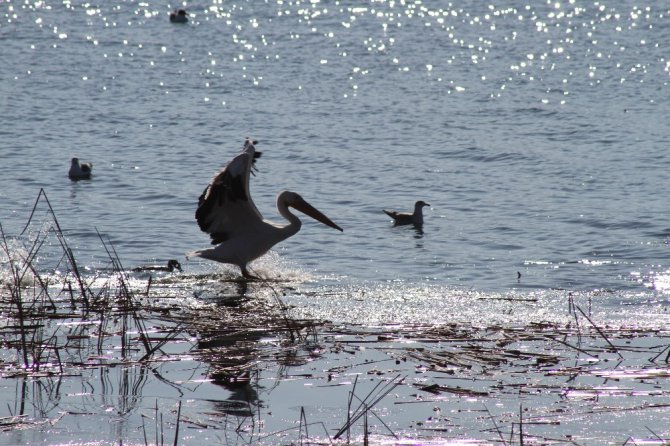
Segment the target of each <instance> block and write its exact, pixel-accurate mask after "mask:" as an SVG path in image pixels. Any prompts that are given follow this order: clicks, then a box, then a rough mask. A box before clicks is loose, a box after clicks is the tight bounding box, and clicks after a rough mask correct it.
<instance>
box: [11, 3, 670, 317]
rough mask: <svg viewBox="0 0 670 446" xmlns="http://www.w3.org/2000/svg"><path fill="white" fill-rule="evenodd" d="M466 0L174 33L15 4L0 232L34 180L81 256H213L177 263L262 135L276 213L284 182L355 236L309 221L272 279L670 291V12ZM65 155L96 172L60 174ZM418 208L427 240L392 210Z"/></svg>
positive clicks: (245, 21)
mask: <svg viewBox="0 0 670 446" xmlns="http://www.w3.org/2000/svg"><path fill="white" fill-rule="evenodd" d="M455 3H456V4H454V2H447V1H431V2H418V1H417V2H414V1H374V2H357V1H339V2H325V1H318V0H312V1H291V2H289V1H266V2H255V1H249V2H244V1H230V2H229V1H226V2H220V1H209V2H200V3H186V4H185V6H186V8H187V9H188V11H189V13H190V15H191V16H190V22H189V23H188V24H185V25H174V24H171V23H169V22H168V20H167V14H168V12H169V11H170V10H171V9H172V8H173V7H176V6H178V5H173V4H169V3H167V2H156V1H143V2H139V1H109V2H107V1H105V2H98V3H96V2H93V3H89V2H75V1H57V2H56V1H27V2H23V1H22V2H15V1H10V2H5V3H4V4H2V5H0V18H1V20H0V39H1V41H2V48H3V49H2V52H1V53H0V60H2V63H1V64H0V79H1V81H0V93H1V94H2V98H3V99H2V101H0V104H2V111H3V126H2V128H1V129H0V134H1V136H2V141H3V142H2V149H1V151H2V178H1V180H0V181H1V184H2V187H1V188H0V209H1V212H2V213H1V214H0V220H1V221H2V225H3V229H4V230H5V232H7V233H10V234H15V233H18V232H20V230H21V228H22V226H23V225H24V224H25V222H26V221H27V219H28V217H29V215H30V210H31V209H32V205H33V203H34V201H35V199H36V197H37V194H38V192H39V190H40V188H44V190H45V192H46V194H47V196H48V198H49V200H50V202H51V204H52V206H53V207H54V210H55V212H56V215H57V216H58V218H59V222H60V224H61V226H62V227H63V229H64V230H65V231H66V233H67V234H68V236H69V237H70V238H71V239H72V240H73V245H74V247H75V250H76V254H77V256H78V258H79V260H80V262H83V263H85V264H87V265H90V266H92V267H95V266H96V265H97V264H98V263H99V262H101V261H102V260H101V258H103V259H104V256H105V255H104V251H103V250H102V248H101V244H100V242H99V239H98V235H97V233H96V230H98V231H100V232H101V233H103V234H105V235H107V236H109V237H110V239H111V240H112V242H113V243H114V246H115V248H116V249H117V251H118V252H119V255H120V257H121V258H122V259H123V261H124V262H125V263H126V265H127V266H132V265H134V264H137V263H143V262H148V261H154V260H156V261H163V260H165V259H168V258H179V259H181V260H182V261H183V264H184V266H185V267H186V270H187V271H190V272H198V271H201V270H203V269H205V270H206V269H208V268H209V269H211V268H212V266H211V265H209V264H207V263H206V262H199V261H193V260H191V261H188V262H187V261H185V259H184V253H185V252H188V251H190V250H193V249H197V248H200V247H204V246H206V245H207V244H208V237H207V236H206V234H204V233H201V232H200V231H199V229H198V227H197V225H196V224H195V221H194V210H195V205H196V201H197V197H198V195H199V194H200V192H201V191H202V189H203V188H204V186H205V185H206V184H207V182H208V181H209V180H210V178H211V177H212V175H213V174H214V173H215V172H216V171H217V170H218V169H219V168H220V167H222V166H223V165H224V164H225V163H226V162H227V160H228V159H230V158H231V157H232V156H234V155H235V154H236V153H238V151H239V150H240V149H241V147H242V142H243V140H244V138H245V137H246V136H248V135H249V136H253V137H254V138H256V139H258V140H259V141H260V142H259V145H258V148H259V150H262V151H263V152H264V154H263V158H262V159H261V160H260V161H259V163H258V168H259V172H258V173H257V175H256V176H255V177H252V180H251V181H252V184H251V189H252V194H253V197H254V199H255V201H256V204H257V206H258V208H259V209H260V210H261V212H262V213H263V214H264V216H265V217H266V218H270V219H274V220H275V221H280V218H279V217H278V216H277V213H276V210H275V208H274V198H275V196H276V194H277V192H279V191H280V190H281V189H291V190H295V191H297V192H299V193H301V194H302V195H303V196H304V197H305V198H307V199H308V200H309V201H310V202H312V204H314V205H315V206H316V207H317V208H319V209H320V210H322V211H323V212H324V213H326V214H327V215H329V216H330V217H331V218H332V219H333V220H334V221H336V222H337V223H338V224H340V225H341V226H342V227H343V228H344V233H338V232H337V231H333V230H331V229H329V228H326V227H325V226H322V225H320V224H318V223H315V222H311V221H305V224H304V225H303V229H302V231H301V233H300V234H298V235H297V236H295V237H293V238H292V239H289V240H288V241H286V242H284V243H282V244H281V245H279V246H277V248H276V255H275V256H273V257H271V260H269V261H268V260H267V259H266V260H265V261H261V262H260V265H259V266H257V268H259V269H260V270H261V271H262V272H263V273H264V274H267V275H269V276H272V275H279V274H282V270H283V269H286V268H288V269H293V270H296V269H297V270H300V271H304V272H306V273H308V274H309V275H310V276H311V278H312V279H313V282H312V283H315V284H316V286H317V289H325V290H326V291H332V290H333V289H335V290H338V292H340V291H341V292H343V293H346V292H347V291H346V290H348V289H350V288H353V289H355V290H357V291H356V292H361V293H365V292H368V294H369V295H375V290H378V289H379V288H380V287H382V288H384V289H386V288H387V287H390V288H391V291H390V292H391V293H393V292H394V290H395V291H396V292H398V293H404V292H406V291H407V290H410V294H411V295H413V296H416V299H417V300H416V302H415V304H416V303H417V302H419V303H420V302H422V299H423V298H424V297H426V296H432V295H433V294H435V293H438V294H439V293H440V292H447V291H449V290H451V291H454V293H455V294H454V296H459V295H461V294H459V293H461V292H462V291H464V290H473V291H476V292H479V293H492V294H493V295H497V294H496V293H503V294H505V293H513V294H514V293H519V294H522V295H523V294H528V293H537V292H547V293H550V292H551V290H554V291H555V290H567V291H568V292H591V291H593V290H607V291H609V292H611V302H612V303H618V302H621V301H627V300H630V299H639V300H637V301H638V302H640V303H644V302H654V304H653V305H654V306H655V305H663V302H664V301H665V298H666V295H667V293H668V288H669V287H668V285H667V283H668V278H667V277H668V272H667V259H668V258H669V257H670V250H669V249H668V246H667V245H666V238H667V236H668V233H670V224H669V223H668V201H667V193H666V189H667V186H668V184H669V179H670V178H669V175H670V174H669V172H670V170H669V169H668V164H669V160H670V155H668V153H669V151H668V147H667V140H668V134H669V130H670V128H669V126H668V119H667V117H668V115H669V112H670V110H669V106H668V104H669V103H670V102H669V101H668V98H669V90H670V89H669V88H668V81H669V79H670V77H669V71H670V61H669V60H668V59H667V57H668V54H669V53H668V42H669V41H670V8H668V5H667V4H666V3H665V2H663V1H652V0H646V1H644V2H637V3H632V2H616V3H611V2H610V3H603V2H596V1H582V0H572V1H549V2H523V1H504V2H497V3H495V4H491V3H487V2H479V1H464V2H455ZM75 155H76V156H78V157H80V158H81V159H82V160H89V161H92V162H93V163H94V177H93V179H92V180H90V181H80V182H71V181H70V180H68V178H67V169H68V165H69V159H70V157H72V156H75ZM418 199H422V200H425V201H427V202H429V203H430V204H431V207H430V208H427V209H426V210H425V221H426V223H425V227H424V232H423V234H419V233H417V232H416V231H414V230H413V229H407V228H393V227H392V226H391V224H390V222H389V220H388V218H387V217H386V216H385V215H384V214H383V213H382V212H381V209H382V208H396V209H400V210H410V208H411V207H412V204H413V203H414V201H416V200H418ZM286 265H290V266H286ZM217 268H218V267H217ZM283 273H284V274H285V273H286V271H284V272H283ZM519 274H520V277H519ZM424 287H429V288H430V290H431V291H429V292H427V294H422V292H421V290H422V289H424ZM342 290H345V291H342ZM436 290H437V291H436ZM440 290H441V291H440ZM559 294H560V293H559ZM462 295H463V296H466V294H462ZM464 298H465V297H464ZM428 300H429V301H430V299H428ZM317 302H319V301H318V300H317ZM321 302H322V303H323V307H322V308H320V309H317V310H315V311H317V312H319V311H325V313H326V314H328V313H329V311H328V310H327V308H328V307H329V305H332V303H330V301H328V300H325V301H321ZM659 302H660V304H659ZM428 306H430V305H428ZM324 308H325V310H324ZM609 308H610V310H611V311H612V312H613V314H614V313H616V312H617V311H618V308H619V305H616V304H615V305H612V306H610V307H609ZM656 310H658V308H657V307H654V310H653V311H656ZM401 312H402V310H398V314H400V313H401ZM335 313H337V311H336V310H335V309H333V313H331V316H332V315H333V314H335ZM349 317H350V318H355V316H353V315H351V314H350V315H349Z"/></svg>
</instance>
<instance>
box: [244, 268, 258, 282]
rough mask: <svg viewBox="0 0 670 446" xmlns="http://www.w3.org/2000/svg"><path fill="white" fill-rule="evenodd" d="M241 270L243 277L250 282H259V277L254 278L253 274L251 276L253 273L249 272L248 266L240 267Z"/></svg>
mask: <svg viewBox="0 0 670 446" xmlns="http://www.w3.org/2000/svg"><path fill="white" fill-rule="evenodd" d="M240 269H241V270H242V275H243V276H244V278H245V279H249V280H259V278H258V277H256V276H254V275H253V274H251V273H250V272H249V270H248V269H247V265H241V266H240Z"/></svg>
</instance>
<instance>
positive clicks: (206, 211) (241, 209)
mask: <svg viewBox="0 0 670 446" xmlns="http://www.w3.org/2000/svg"><path fill="white" fill-rule="evenodd" d="M256 143H257V141H253V140H251V139H249V138H247V140H246V141H245V142H244V150H243V151H242V153H240V154H239V155H237V156H236V157H235V158H233V159H232V160H231V161H230V162H229V163H228V164H227V165H226V167H224V168H223V170H222V171H221V172H219V173H218V174H217V175H216V176H215V177H214V179H212V182H211V183H210V184H209V185H207V187H206V188H205V190H204V191H203V192H202V195H200V198H199V199H198V209H197V210H196V211H195V219H196V220H197V221H198V226H200V229H201V230H202V231H203V232H207V233H208V234H209V236H210V237H211V239H212V244H213V245H216V244H219V243H223V242H224V241H226V240H228V239H229V238H232V237H234V236H235V235H236V234H239V233H242V232H247V231H248V230H249V229H250V228H252V227H255V226H256V224H258V223H261V222H262V221H263V217H262V216H261V214H260V212H258V209H256V205H254V202H253V200H252V199H251V195H250V194H249V174H250V173H251V169H252V167H253V164H254V162H255V161H256V158H259V157H260V156H261V152H257V151H256V148H255V147H254V144H256Z"/></svg>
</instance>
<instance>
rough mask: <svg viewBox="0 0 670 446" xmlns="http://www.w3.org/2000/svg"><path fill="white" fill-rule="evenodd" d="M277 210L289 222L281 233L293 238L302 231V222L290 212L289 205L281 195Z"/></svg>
mask: <svg viewBox="0 0 670 446" xmlns="http://www.w3.org/2000/svg"><path fill="white" fill-rule="evenodd" d="M277 210H278V211H279V214H280V215H281V216H282V217H284V218H285V219H286V220H288V224H287V225H286V226H282V227H281V231H282V233H283V234H284V236H285V237H291V236H292V235H295V234H296V233H297V232H298V231H300V227H301V226H302V222H301V221H300V219H299V218H298V217H297V216H296V215H295V214H293V213H292V212H291V211H289V210H288V203H287V202H286V200H285V199H283V198H282V196H281V195H279V197H277Z"/></svg>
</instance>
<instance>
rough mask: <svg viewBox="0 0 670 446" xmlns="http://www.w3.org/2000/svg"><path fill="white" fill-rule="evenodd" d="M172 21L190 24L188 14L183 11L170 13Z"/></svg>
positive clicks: (178, 10) (177, 10)
mask: <svg viewBox="0 0 670 446" xmlns="http://www.w3.org/2000/svg"><path fill="white" fill-rule="evenodd" d="M170 21H171V22H172V23H186V22H188V14H186V11H185V10H183V9H175V10H174V11H172V12H171V13H170Z"/></svg>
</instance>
